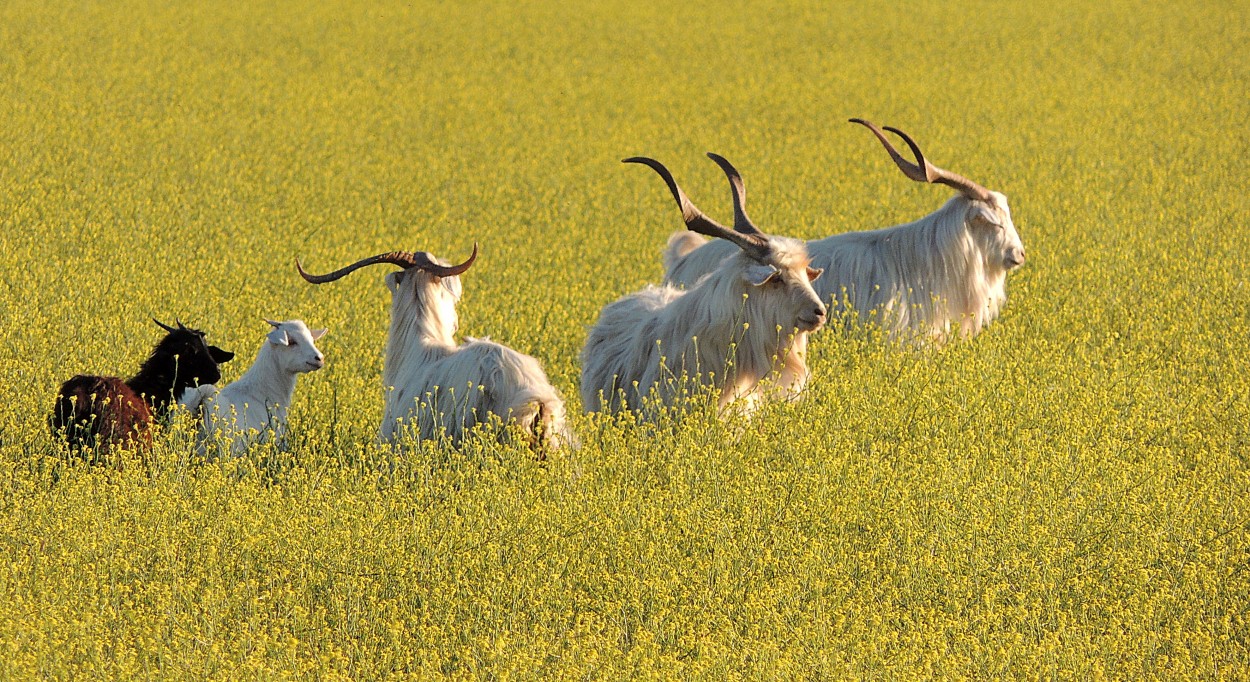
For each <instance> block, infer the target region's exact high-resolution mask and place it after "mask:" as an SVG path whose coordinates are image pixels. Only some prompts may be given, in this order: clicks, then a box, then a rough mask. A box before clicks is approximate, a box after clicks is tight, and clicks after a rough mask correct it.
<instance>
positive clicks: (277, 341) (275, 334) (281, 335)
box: [266, 329, 291, 346]
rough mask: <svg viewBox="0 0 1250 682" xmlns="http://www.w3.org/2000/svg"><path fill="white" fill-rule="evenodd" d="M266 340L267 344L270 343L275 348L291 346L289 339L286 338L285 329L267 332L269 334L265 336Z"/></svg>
mask: <svg viewBox="0 0 1250 682" xmlns="http://www.w3.org/2000/svg"><path fill="white" fill-rule="evenodd" d="M266 338H268V339H269V343H272V344H273V345H275V346H289V345H291V339H289V338H288V337H287V335H286V330H285V329H275V330H273V331H271V332H269V334H267V335H266Z"/></svg>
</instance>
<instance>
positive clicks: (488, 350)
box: [297, 244, 574, 450]
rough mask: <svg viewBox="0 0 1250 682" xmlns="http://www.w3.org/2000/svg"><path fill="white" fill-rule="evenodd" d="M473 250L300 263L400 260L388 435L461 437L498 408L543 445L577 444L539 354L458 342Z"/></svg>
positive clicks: (394, 282) (387, 368) (318, 279)
mask: <svg viewBox="0 0 1250 682" xmlns="http://www.w3.org/2000/svg"><path fill="white" fill-rule="evenodd" d="M476 258H477V245H476V244H474V245H473V254H472V255H471V256H469V259H468V260H467V261H465V262H464V263H461V264H460V265H455V266H449V265H447V264H446V263H445V262H443V261H441V260H439V259H437V258H435V257H434V256H432V255H430V254H429V253H425V252H417V253H409V252H404V251H395V252H391V253H384V254H381V255H378V256H373V257H371V258H366V259H364V260H361V261H357V262H356V263H353V264H352V265H349V266H347V267H345V268H342V269H340V270H336V271H335V272H332V273H329V274H326V275H309V274H308V273H306V272H304V269H303V267H302V266H301V267H299V271H300V274H301V275H302V276H303V277H304V279H306V280H308V281H309V282H312V283H314V284H320V283H322V282H331V281H334V280H336V279H339V278H340V277H343V276H345V275H347V274H348V273H350V272H352V271H354V270H356V269H358V268H361V267H364V266H366V265H373V264H376V263H389V264H392V265H398V266H400V267H401V268H403V269H402V270H400V271H398V272H392V273H390V274H389V275H387V276H386V286H387V287H388V288H389V289H390V290H391V328H390V336H389V338H388V339H387V344H386V363H385V365H384V367H383V373H382V384H383V387H384V389H383V390H384V391H385V398H386V409H385V412H384V414H383V417H382V426H381V437H382V440H383V441H394V440H396V439H397V438H399V437H400V436H402V435H403V434H404V433H406V432H409V431H413V432H415V434H416V435H417V436H418V437H419V438H422V439H435V438H439V437H442V436H445V437H447V438H449V439H450V440H451V441H452V443H453V444H459V443H460V442H461V440H462V439H463V437H464V434H465V433H466V432H468V431H469V430H470V429H472V428H473V427H474V426H475V425H477V424H480V423H488V422H489V421H490V419H491V415H497V416H498V417H499V418H500V419H501V420H502V421H503V422H504V423H507V422H515V423H516V424H518V425H519V426H520V427H521V429H522V430H523V431H524V432H525V433H526V434H527V435H528V437H529V438H530V439H531V443H532V444H533V445H534V446H535V447H537V448H538V449H540V450H541V449H545V448H558V447H561V446H564V445H572V444H573V443H574V441H573V436H572V433H571V432H570V430H569V428H568V426H567V424H566V423H565V415H564V401H563V400H562V399H561V398H560V394H559V393H558V392H556V389H555V388H554V387H553V386H552V385H551V382H550V381H548V380H547V375H546V374H545V373H544V372H543V369H542V366H540V365H539V364H538V361H537V360H535V359H534V358H532V357H530V356H528V355H525V354H523V353H518V352H517V351H515V350H512V349H511V348H508V347H506V346H501V345H500V344H497V343H494V342H492V341H490V340H488V339H472V338H471V339H469V340H468V341H467V342H466V343H464V344H463V345H461V344H457V343H456V339H455V333H456V328H457V326H458V317H457V315H456V303H457V302H458V301H459V300H460V296H461V293H462V290H461V286H460V277H459V276H460V274H461V273H463V272H464V271H465V270H468V269H469V266H470V265H472V264H473V261H474V260H475V259H476ZM297 265H298V263H297Z"/></svg>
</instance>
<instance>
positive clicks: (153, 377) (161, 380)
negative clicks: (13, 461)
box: [49, 320, 234, 458]
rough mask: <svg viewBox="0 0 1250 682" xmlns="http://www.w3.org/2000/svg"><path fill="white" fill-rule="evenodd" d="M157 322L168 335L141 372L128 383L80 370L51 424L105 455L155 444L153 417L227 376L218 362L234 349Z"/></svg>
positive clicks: (183, 328)
mask: <svg viewBox="0 0 1250 682" xmlns="http://www.w3.org/2000/svg"><path fill="white" fill-rule="evenodd" d="M153 322H156V320H153ZM156 324H157V325H159V326H160V327H161V329H164V330H165V331H166V332H167V333H166V334H165V337H164V338H162V339H161V340H160V342H159V343H157V344H156V347H155V348H153V349H152V354H151V355H149V356H148V359H147V360H144V361H143V365H142V366H141V367H140V368H139V373H138V374H136V375H134V376H133V377H131V378H130V379H127V380H124V381H123V380H122V379H120V378H118V377H104V376H96V375H93V374H79V375H78V376H75V377H73V378H71V379H70V380H68V381H66V382H65V383H64V384H61V389H60V391H59V392H58V394H57V400H56V405H55V407H54V408H53V410H52V416H51V418H50V419H49V425H50V426H51V428H52V430H53V432H55V433H58V434H62V435H64V437H65V439H66V440H67V441H68V442H69V444H70V446H71V447H73V448H75V449H79V448H84V447H85V448H92V449H94V451H95V454H96V456H97V457H101V458H102V457H105V456H107V454H108V452H109V450H110V449H111V448H112V447H113V446H116V445H122V444H125V443H129V442H132V441H138V442H139V443H141V444H143V445H150V444H151V442H152V435H151V433H150V429H151V426H152V421H153V415H159V414H161V413H163V412H165V411H166V409H167V408H168V407H169V404H170V403H171V402H172V401H173V399H174V396H177V395H181V394H182V393H183V392H184V391H185V390H187V389H188V388H192V387H194V386H197V385H199V384H201V383H212V382H215V381H218V380H220V379H221V370H220V368H219V367H218V365H219V364H221V363H223V362H227V361H229V360H230V359H231V358H233V357H234V353H230V352H228V351H224V350H222V349H220V348H218V347H217V346H210V345H208V342H207V341H205V335H204V332H202V331H200V330H198V329H189V328H187V327H186V326H184V325H183V324H182V323H181V322H178V327H177V328H174V327H170V326H169V325H165V324H161V323H160V322H156Z"/></svg>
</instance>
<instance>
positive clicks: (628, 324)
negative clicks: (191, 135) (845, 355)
mask: <svg viewBox="0 0 1250 682" xmlns="http://www.w3.org/2000/svg"><path fill="white" fill-rule="evenodd" d="M708 156H709V157H710V158H711V159H712V160H713V161H715V162H716V163H717V165H719V166H720V167H721V170H723V171H724V172H725V174H726V176H728V178H729V184H730V189H731V190H732V194H733V206H734V229H732V230H731V229H729V228H727V227H725V226H723V225H721V224H719V223H717V222H716V221H714V220H712V219H711V218H709V217H707V216H706V215H705V214H704V213H703V212H702V211H700V210H699V209H698V208H696V207H695V205H694V204H693V203H691V202H690V200H689V199H688V198H687V197H686V194H685V193H684V192H682V190H681V188H680V187H678V186H677V182H676V181H675V180H673V176H672V174H671V173H669V171H668V169H667V168H665V167H664V165H663V164H661V163H660V162H659V161H656V160H654V159H649V158H646V157H633V158H629V159H625V162H626V163H641V164H644V165H646V166H649V167H650V168H651V169H652V170H654V171H655V172H656V173H659V175H660V177H661V178H663V179H664V182H665V183H666V184H667V185H668V188H669V191H670V192H672V194H673V198H674V199H676V200H677V205H678V207H679V208H680V209H681V213H682V219H683V220H685V222H686V229H687V230H691V231H692V232H697V233H699V234H704V235H707V236H709V237H716V238H717V239H718V240H722V241H724V242H725V243H726V244H727V245H729V248H730V249H731V250H733V249H736V251H734V252H733V254H732V255H731V256H729V257H727V258H724V259H722V260H721V261H720V262H719V263H718V264H717V267H716V268H714V269H713V270H712V271H711V272H710V273H708V274H707V275H705V276H704V277H702V278H700V279H699V280H698V281H696V282H695V283H694V284H693V285H692V286H691V287H690V288H689V289H679V288H677V287H674V286H660V287H656V286H649V287H647V288H646V289H643V290H642V291H639V292H636V293H633V294H629V295H628V296H624V297H622V298H621V299H619V300H617V301H616V302H614V303H610V304H608V305H607V306H606V307H604V309H603V310H602V311H601V312H600V313H599V320H598V321H597V322H596V323H595V326H594V327H593V328H592V329H591V330H590V336H589V338H587V339H586V346H585V347H584V348H583V349H582V353H581V362H582V381H581V393H582V404H583V405H584V406H585V407H586V409H587V410H591V411H596V410H604V411H608V412H618V411H620V410H625V409H627V410H631V411H635V412H639V411H642V412H644V413H645V412H646V403H647V401H648V400H653V399H654V400H659V401H660V402H661V403H662V404H664V405H673V404H675V403H676V402H677V401H678V400H679V399H681V398H682V397H683V396H686V395H689V394H690V393H692V392H694V391H697V390H698V389H700V388H702V387H712V388H714V389H715V390H717V391H718V396H717V404H718V407H719V409H720V410H721V411H722V412H723V411H724V409H725V408H726V407H727V406H729V405H730V404H736V405H737V406H740V407H741V408H742V409H743V410H744V411H749V410H750V409H751V408H752V406H753V405H754V404H755V402H756V401H757V400H758V399H759V398H760V397H761V386H760V384H761V381H763V380H764V379H766V378H771V379H773V380H775V384H776V387H777V388H778V389H780V392H781V394H782V395H783V396H784V397H787V398H791V397H795V396H797V395H798V394H799V392H800V391H802V389H803V386H804V385H805V384H806V382H807V376H808V371H807V362H806V352H807V337H808V334H810V333H811V332H814V331H816V330H817V329H820V327H821V325H823V324H824V323H825V314H826V311H825V306H824V305H823V304H822V303H821V301H820V297H819V296H818V295H817V294H816V292H815V291H814V290H813V289H812V282H813V281H814V280H816V279H817V278H818V277H819V276H820V272H821V271H820V270H819V269H816V268H812V267H810V265H809V260H810V259H809V258H808V255H807V249H806V248H805V247H804V246H803V242H801V241H798V240H796V239H788V238H785V237H772V236H769V235H766V234H764V233H763V232H761V231H760V230H759V228H757V227H756V226H755V225H754V223H752V222H751V220H750V218H748V217H747V214H746V209H745V202H746V188H745V186H744V185H743V182H742V177H741V176H740V175H739V174H738V171H737V170H736V169H735V168H734V167H733V166H732V165H731V164H730V163H729V162H728V161H726V160H725V159H724V158H722V157H720V156H717V155H716V154H708ZM738 401H741V402H738Z"/></svg>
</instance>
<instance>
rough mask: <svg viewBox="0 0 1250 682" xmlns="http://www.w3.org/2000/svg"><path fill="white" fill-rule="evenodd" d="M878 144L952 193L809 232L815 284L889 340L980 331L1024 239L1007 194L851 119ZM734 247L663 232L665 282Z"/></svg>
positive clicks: (915, 174) (683, 277) (918, 176)
mask: <svg viewBox="0 0 1250 682" xmlns="http://www.w3.org/2000/svg"><path fill="white" fill-rule="evenodd" d="M851 122H852V123H858V124H860V125H863V126H865V127H867V128H868V129H869V130H871V131H872V132H873V134H874V135H876V136H877V139H879V140H880V141H881V144H882V145H884V146H885V149H886V151H887V152H888V153H889V155H890V158H892V159H893V160H894V163H895V164H897V165H898V167H899V168H900V169H901V170H902V171H903V174H904V175H906V176H907V177H908V178H911V179H912V180H915V181H917V182H929V183H940V184H944V185H947V186H949V187H953V188H955V189H956V190H958V191H959V195H958V196H956V197H953V198H951V199H950V200H949V201H947V202H946V204H945V205H944V206H942V208H940V209H938V210H937V211H935V212H933V213H931V214H929V215H927V216H925V217H923V218H921V219H919V220H916V221H914V222H911V223H907V224H905V225H897V226H895V227H888V228H883V229H879V230H871V231H866V232H847V233H844V234H838V235H834V236H832V237H826V238H824V239H817V240H813V241H809V242H808V243H807V249H808V251H809V252H810V253H811V257H812V265H813V266H815V267H820V268H824V270H825V276H824V277H823V278H821V281H820V283H818V284H817V285H816V291H817V292H818V293H819V294H820V296H821V300H823V301H826V302H832V304H833V305H834V306H836V308H837V310H839V311H842V312H846V311H855V313H857V315H856V316H857V317H858V318H859V320H860V321H865V320H868V319H872V318H873V317H874V316H875V317H876V321H877V323H878V324H880V325H881V326H882V328H883V329H885V331H886V332H888V334H889V335H890V337H891V338H899V337H908V336H913V337H918V338H922V339H930V340H934V341H938V342H941V341H944V340H946V339H947V338H948V337H949V336H950V335H951V333H952V331H957V332H958V334H959V335H960V336H962V337H972V336H975V335H976V334H978V333H980V331H981V330H982V329H984V328H985V326H986V325H988V324H989V323H990V322H992V321H994V319H996V318H997V317H998V314H999V311H1000V309H1001V308H1002V306H1003V304H1004V303H1005V302H1006V301H1007V291H1006V281H1007V273H1008V272H1009V271H1011V270H1014V269H1015V268H1017V267H1019V266H1020V265H1022V264H1023V263H1024V258H1025V257H1024V244H1023V243H1022V242H1021V241H1020V235H1019V234H1018V233H1017V232H1016V227H1015V224H1014V223H1013V222H1012V220H1011V209H1010V207H1008V205H1007V197H1006V196H1004V195H1003V194H1001V193H999V192H994V191H991V190H988V189H986V188H985V187H982V186H981V185H979V184H977V183H975V182H973V181H971V180H969V179H968V178H965V177H963V176H962V175H958V174H955V173H952V172H950V171H947V170H943V169H941V168H937V167H936V166H934V165H932V164H931V163H929V161H928V160H927V159H925V157H924V154H922V153H921V151H920V147H919V146H917V145H916V143H915V142H913V141H912V139H911V138H910V137H908V136H907V134H906V133H904V132H903V131H901V130H898V129H897V128H891V127H889V126H887V127H886V128H885V130H888V131H890V132H892V133H894V134H896V135H898V136H899V137H900V138H902V140H903V142H905V143H906V144H907V146H908V147H909V148H910V149H911V151H912V153H913V154H914V155H915V157H916V163H912V162H910V161H908V160H906V159H904V158H903V157H902V155H900V154H899V153H898V150H896V149H895V148H894V146H893V145H891V144H890V142H889V140H887V139H886V137H885V134H884V133H883V132H882V131H881V129H880V128H878V127H877V126H876V125H874V124H872V123H870V122H868V121H865V120H863V119H858V118H853V119H851ZM731 255H733V249H732V248H731V247H730V246H729V245H728V244H726V243H724V242H723V241H719V240H715V239H713V240H710V241H708V240H704V239H702V238H700V237H699V236H697V235H693V234H690V233H689V232H678V233H675V234H673V236H672V237H670V238H669V242H668V247H667V249H666V250H665V253H664V267H665V282H667V283H670V284H676V285H681V286H692V285H693V284H694V283H695V282H696V281H698V279H699V278H700V277H702V276H704V275H706V274H707V273H709V272H711V271H712V270H714V269H715V268H716V267H717V266H718V265H719V264H720V263H721V261H723V260H725V259H726V258H729V257H730V256H731Z"/></svg>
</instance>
